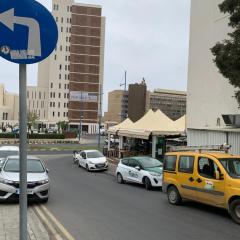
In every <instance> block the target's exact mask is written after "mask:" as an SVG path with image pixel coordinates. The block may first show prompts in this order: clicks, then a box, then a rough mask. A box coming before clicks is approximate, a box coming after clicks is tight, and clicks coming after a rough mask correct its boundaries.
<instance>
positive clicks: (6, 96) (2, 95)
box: [0, 84, 19, 125]
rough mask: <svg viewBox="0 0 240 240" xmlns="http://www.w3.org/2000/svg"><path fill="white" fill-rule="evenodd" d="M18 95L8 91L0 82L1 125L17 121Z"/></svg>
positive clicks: (12, 123)
mask: <svg viewBox="0 0 240 240" xmlns="http://www.w3.org/2000/svg"><path fill="white" fill-rule="evenodd" d="M18 115H19V97H18V95H17V94H14V93H9V92H7V91H6V90H5V88H4V85H3V84H0V123H1V125H8V124H9V125H14V124H16V123H18Z"/></svg>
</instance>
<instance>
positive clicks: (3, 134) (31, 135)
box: [0, 133, 65, 139]
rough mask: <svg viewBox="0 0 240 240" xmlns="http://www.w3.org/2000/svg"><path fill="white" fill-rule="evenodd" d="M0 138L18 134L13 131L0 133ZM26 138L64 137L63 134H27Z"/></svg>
mask: <svg viewBox="0 0 240 240" xmlns="http://www.w3.org/2000/svg"><path fill="white" fill-rule="evenodd" d="M0 138H19V135H18V134H16V135H14V134H13V133H0ZM28 139H65V135H64V134H55V133H54V134H50V133H49V134H28Z"/></svg>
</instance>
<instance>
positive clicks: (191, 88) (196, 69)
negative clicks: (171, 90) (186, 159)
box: [187, 0, 239, 128]
mask: <svg viewBox="0 0 240 240" xmlns="http://www.w3.org/2000/svg"><path fill="white" fill-rule="evenodd" d="M221 2H222V0H192V2H191V3H192V6H191V28H190V31H191V32H190V50H189V72H188V96H187V128H203V127H216V125H217V124H216V123H217V118H220V119H221V126H224V122H223V119H222V117H221V115H222V114H237V113H239V109H238V105H237V102H236V100H235V98H233V96H234V88H233V87H232V86H231V85H230V84H229V83H228V81H227V80H226V79H224V78H223V77H222V75H221V74H220V73H218V69H217V67H216V66H215V64H214V63H213V60H212V59H213V56H212V53H211V51H210V48H212V47H213V46H214V45H215V43H216V42H218V41H221V40H223V39H225V38H226V36H227V33H228V32H229V31H230V30H231V29H230V28H229V27H228V26H227V23H228V18H226V16H224V15H222V14H221V13H220V11H219V9H218V4H220V3H221Z"/></svg>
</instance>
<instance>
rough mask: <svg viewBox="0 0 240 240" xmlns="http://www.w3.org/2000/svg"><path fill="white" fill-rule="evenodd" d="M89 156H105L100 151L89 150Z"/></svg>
mask: <svg viewBox="0 0 240 240" xmlns="http://www.w3.org/2000/svg"><path fill="white" fill-rule="evenodd" d="M87 157H88V158H101V157H104V156H103V154H102V153H101V152H99V151H94V152H88V153H87Z"/></svg>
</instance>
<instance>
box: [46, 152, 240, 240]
mask: <svg viewBox="0 0 240 240" xmlns="http://www.w3.org/2000/svg"><path fill="white" fill-rule="evenodd" d="M43 159H45V160H46V165H47V167H48V168H49V169H50V178H51V184H52V185H51V197H50V200H49V202H48V203H47V204H46V207H47V208H48V209H49V210H50V211H51V212H52V213H53V214H54V215H55V216H56V218H57V219H58V220H59V221H60V222H61V223H62V224H63V225H64V226H65V227H66V228H67V229H68V231H69V232H70V233H71V234H72V235H73V236H74V237H75V238H76V239H77V240H130V239H131V240H135V239H136V240H156V239H163V240H188V239H193V240H198V239H199V240H200V239H201V240H202V239H204V240H213V239H218V240H226V239H227V240H236V239H239V236H240V235H239V234H240V226H239V225H236V224H235V223H233V222H232V220H231V219H230V217H229V216H228V214H227V212H226V211H225V210H221V209H216V208H213V207H208V206H205V205H201V204H198V203H192V202H186V203H184V204H183V205H182V206H171V205H170V204H169V203H168V202H167V199H166V196H165V194H163V193H162V192H161V191H160V190H159V189H157V190H154V191H146V190H145V189H144V188H143V187H141V186H136V185H132V184H124V185H120V184H118V183H116V181H115V178H114V177H113V176H111V175H109V174H106V173H88V172H86V171H85V170H83V169H80V168H78V167H77V166H76V165H73V164H72V159H71V157H67V156H65V157H64V156H59V155H58V156H44V157H43Z"/></svg>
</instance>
